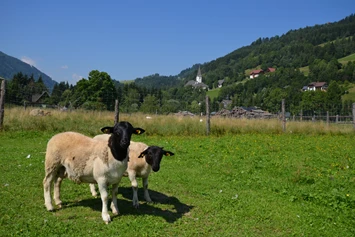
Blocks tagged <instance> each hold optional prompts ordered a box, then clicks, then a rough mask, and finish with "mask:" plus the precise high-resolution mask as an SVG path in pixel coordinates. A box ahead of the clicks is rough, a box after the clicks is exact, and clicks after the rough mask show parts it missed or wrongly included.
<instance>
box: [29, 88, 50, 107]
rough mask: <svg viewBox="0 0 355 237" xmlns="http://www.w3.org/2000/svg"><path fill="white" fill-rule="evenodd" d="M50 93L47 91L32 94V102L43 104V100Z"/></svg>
mask: <svg viewBox="0 0 355 237" xmlns="http://www.w3.org/2000/svg"><path fill="white" fill-rule="evenodd" d="M49 97H50V95H49V94H48V92H47V91H44V92H42V93H41V94H34V95H32V101H31V102H32V104H44V103H45V100H46V99H47V98H49Z"/></svg>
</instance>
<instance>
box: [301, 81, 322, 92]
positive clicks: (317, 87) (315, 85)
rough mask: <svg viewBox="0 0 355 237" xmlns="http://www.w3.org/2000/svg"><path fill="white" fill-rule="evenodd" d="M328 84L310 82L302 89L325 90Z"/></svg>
mask: <svg viewBox="0 0 355 237" xmlns="http://www.w3.org/2000/svg"><path fill="white" fill-rule="evenodd" d="M327 88H328V85H327V83H326V82H311V83H309V84H308V85H307V86H304V87H303V88H302V90H303V91H327Z"/></svg>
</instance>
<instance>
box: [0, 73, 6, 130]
mask: <svg viewBox="0 0 355 237" xmlns="http://www.w3.org/2000/svg"><path fill="white" fill-rule="evenodd" d="M5 86H6V80H5V79H3V80H1V90H0V129H2V126H3V121H4V113H5V109H4V107H5V88H6V87H5Z"/></svg>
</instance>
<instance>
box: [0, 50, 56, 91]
mask: <svg viewBox="0 0 355 237" xmlns="http://www.w3.org/2000/svg"><path fill="white" fill-rule="evenodd" d="M18 73H22V75H27V77H32V78H33V79H34V80H35V81H37V80H38V79H39V78H41V80H42V82H43V83H44V84H45V85H46V87H47V88H48V90H49V91H50V90H51V89H52V88H53V86H54V85H55V84H56V83H57V82H56V81H54V80H52V78H50V77H49V76H48V75H47V74H45V73H43V72H41V71H40V70H38V69H37V68H36V67H34V66H31V65H29V64H27V63H25V62H22V61H21V60H19V59H17V58H14V57H11V56H9V55H7V54H5V53H3V52H1V51H0V77H2V78H5V79H12V78H13V77H14V76H15V75H16V74H18Z"/></svg>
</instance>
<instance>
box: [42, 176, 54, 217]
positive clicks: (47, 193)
mask: <svg viewBox="0 0 355 237" xmlns="http://www.w3.org/2000/svg"><path fill="white" fill-rule="evenodd" d="M54 177H55V172H53V171H52V172H46V176H45V177H44V179H43V190H44V205H45V206H46V208H47V210H48V211H53V209H54V208H53V205H52V198H51V185H52V182H53V179H54Z"/></svg>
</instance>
